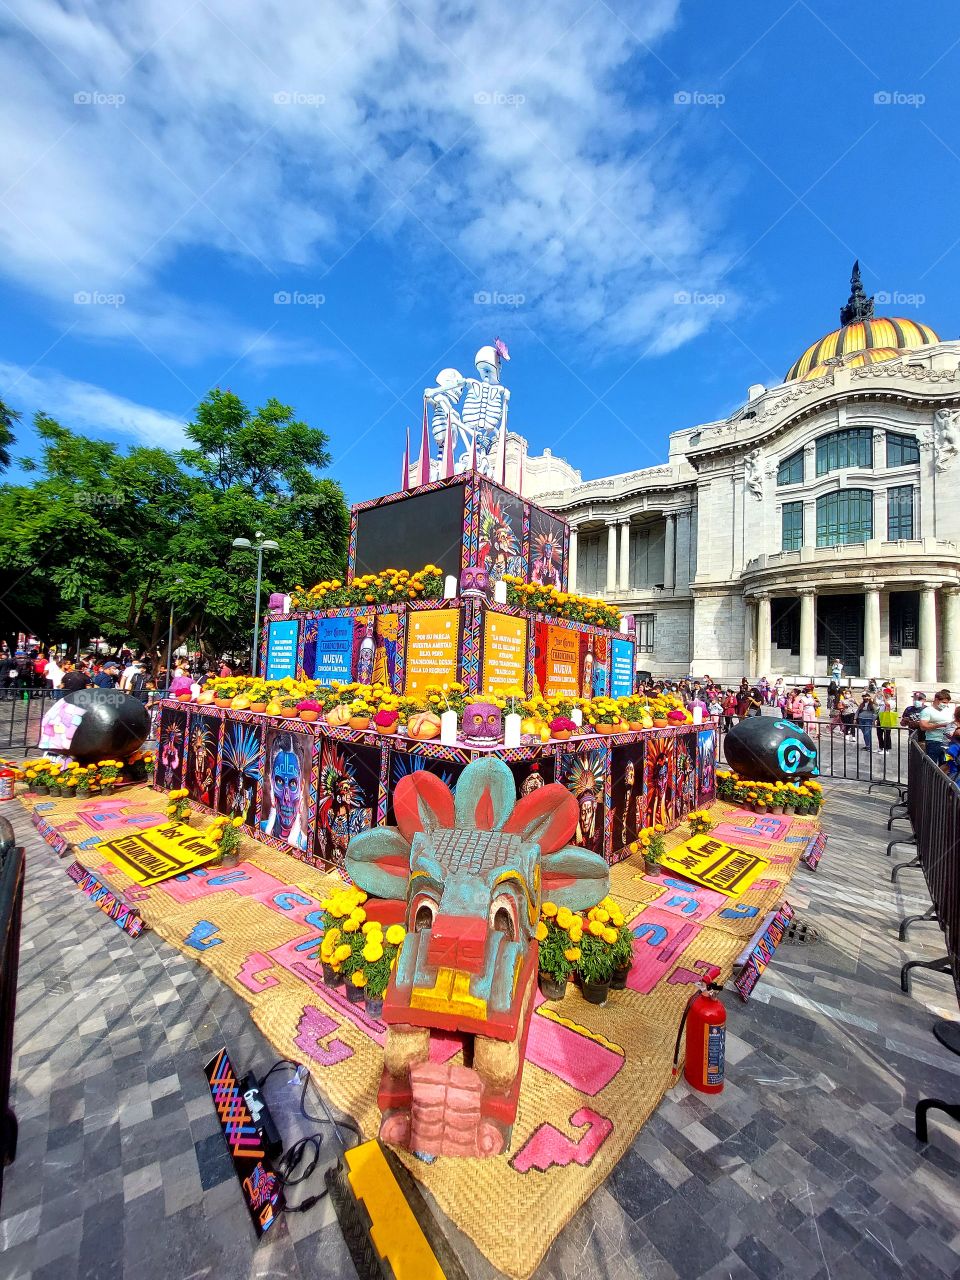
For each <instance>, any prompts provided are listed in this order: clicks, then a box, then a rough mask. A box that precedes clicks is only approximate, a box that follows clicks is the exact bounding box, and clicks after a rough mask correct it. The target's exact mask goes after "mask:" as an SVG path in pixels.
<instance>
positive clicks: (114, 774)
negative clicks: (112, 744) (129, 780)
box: [97, 760, 123, 790]
mask: <svg viewBox="0 0 960 1280" xmlns="http://www.w3.org/2000/svg"><path fill="white" fill-rule="evenodd" d="M97 769H98V770H99V771H100V785H101V786H102V787H103V788H104V789H105V790H112V789H113V788H114V787H116V786H117V784H118V783H119V781H120V774H121V773H122V771H123V763H122V762H121V761H120V760H98V761H97Z"/></svg>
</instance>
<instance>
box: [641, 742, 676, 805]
mask: <svg viewBox="0 0 960 1280" xmlns="http://www.w3.org/2000/svg"><path fill="white" fill-rule="evenodd" d="M674 766H675V754H674V738H673V737H671V736H670V735H669V734H666V733H658V734H655V735H654V736H653V737H651V738H648V739H647V742H646V760H645V762H644V782H643V794H644V820H643V825H644V826H645V827H653V826H657V825H662V826H664V827H672V826H673V825H674V821H675V818H674V815H675V814H676V797H675V774H674Z"/></svg>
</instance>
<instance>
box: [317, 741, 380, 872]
mask: <svg viewBox="0 0 960 1280" xmlns="http://www.w3.org/2000/svg"><path fill="white" fill-rule="evenodd" d="M379 792H380V750H379V748H377V747H365V746H358V745H356V744H354V743H351V742H335V741H333V740H332V739H329V738H328V739H325V740H324V741H323V743H322V744H321V747H320V780H319V786H318V801H317V842H316V850H315V853H316V856H317V857H318V858H322V859H323V861H324V862H328V863H330V864H331V865H332V866H336V867H342V866H343V859H344V855H345V853H346V851H347V845H348V843H349V841H350V838H351V836H355V835H357V834H358V832H360V831H367V830H368V829H369V828H370V827H373V826H376V822H377V805H378V800H379Z"/></svg>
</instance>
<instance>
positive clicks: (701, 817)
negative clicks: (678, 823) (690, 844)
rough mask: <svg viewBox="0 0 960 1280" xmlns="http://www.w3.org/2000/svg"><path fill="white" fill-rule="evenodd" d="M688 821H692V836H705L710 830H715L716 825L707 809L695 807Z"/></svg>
mask: <svg viewBox="0 0 960 1280" xmlns="http://www.w3.org/2000/svg"><path fill="white" fill-rule="evenodd" d="M687 821H688V822H689V823H690V834H691V835H692V836H705V835H706V834H707V832H708V831H712V830H713V828H714V825H715V824H714V821H713V819H712V818H711V817H710V815H709V813H707V811H706V809H694V811H693V813H691V814H690V815H689V817H688V819H687Z"/></svg>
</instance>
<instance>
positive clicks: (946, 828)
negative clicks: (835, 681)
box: [907, 743, 960, 1001]
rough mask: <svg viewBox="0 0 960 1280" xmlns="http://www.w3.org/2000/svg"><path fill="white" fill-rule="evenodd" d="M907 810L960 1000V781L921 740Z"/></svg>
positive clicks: (913, 757) (913, 755)
mask: <svg viewBox="0 0 960 1280" xmlns="http://www.w3.org/2000/svg"><path fill="white" fill-rule="evenodd" d="M907 812H908V813H909V815H910V823H911V825H912V826H913V834H914V836H915V837H916V841H917V859H918V861H919V863H920V869H921V871H922V872H923V878H924V879H925V880H926V882H927V890H928V892H929V894H930V901H931V902H932V904H933V912H934V915H935V916H936V919H937V922H938V924H939V925H940V928H941V929H942V930H943V933H944V938H945V940H946V945H947V957H946V958H947V960H948V961H949V965H950V972H951V973H952V976H953V981H954V984H955V986H956V988H957V1000H958V1001H960V787H958V786H957V784H956V783H955V782H954V781H953V780H952V779H951V778H949V777H947V775H946V774H945V773H944V772H943V770H942V769H940V768H938V767H937V765H935V764H934V762H933V761H932V760H931V759H930V757H929V756H928V755H927V754H926V752H925V751H924V750H923V748H922V747H921V746H920V744H919V743H914V744H913V746H912V747H911V749H910V752H909V771H908V777H907ZM913 963H916V962H913ZM934 963H936V962H934Z"/></svg>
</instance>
